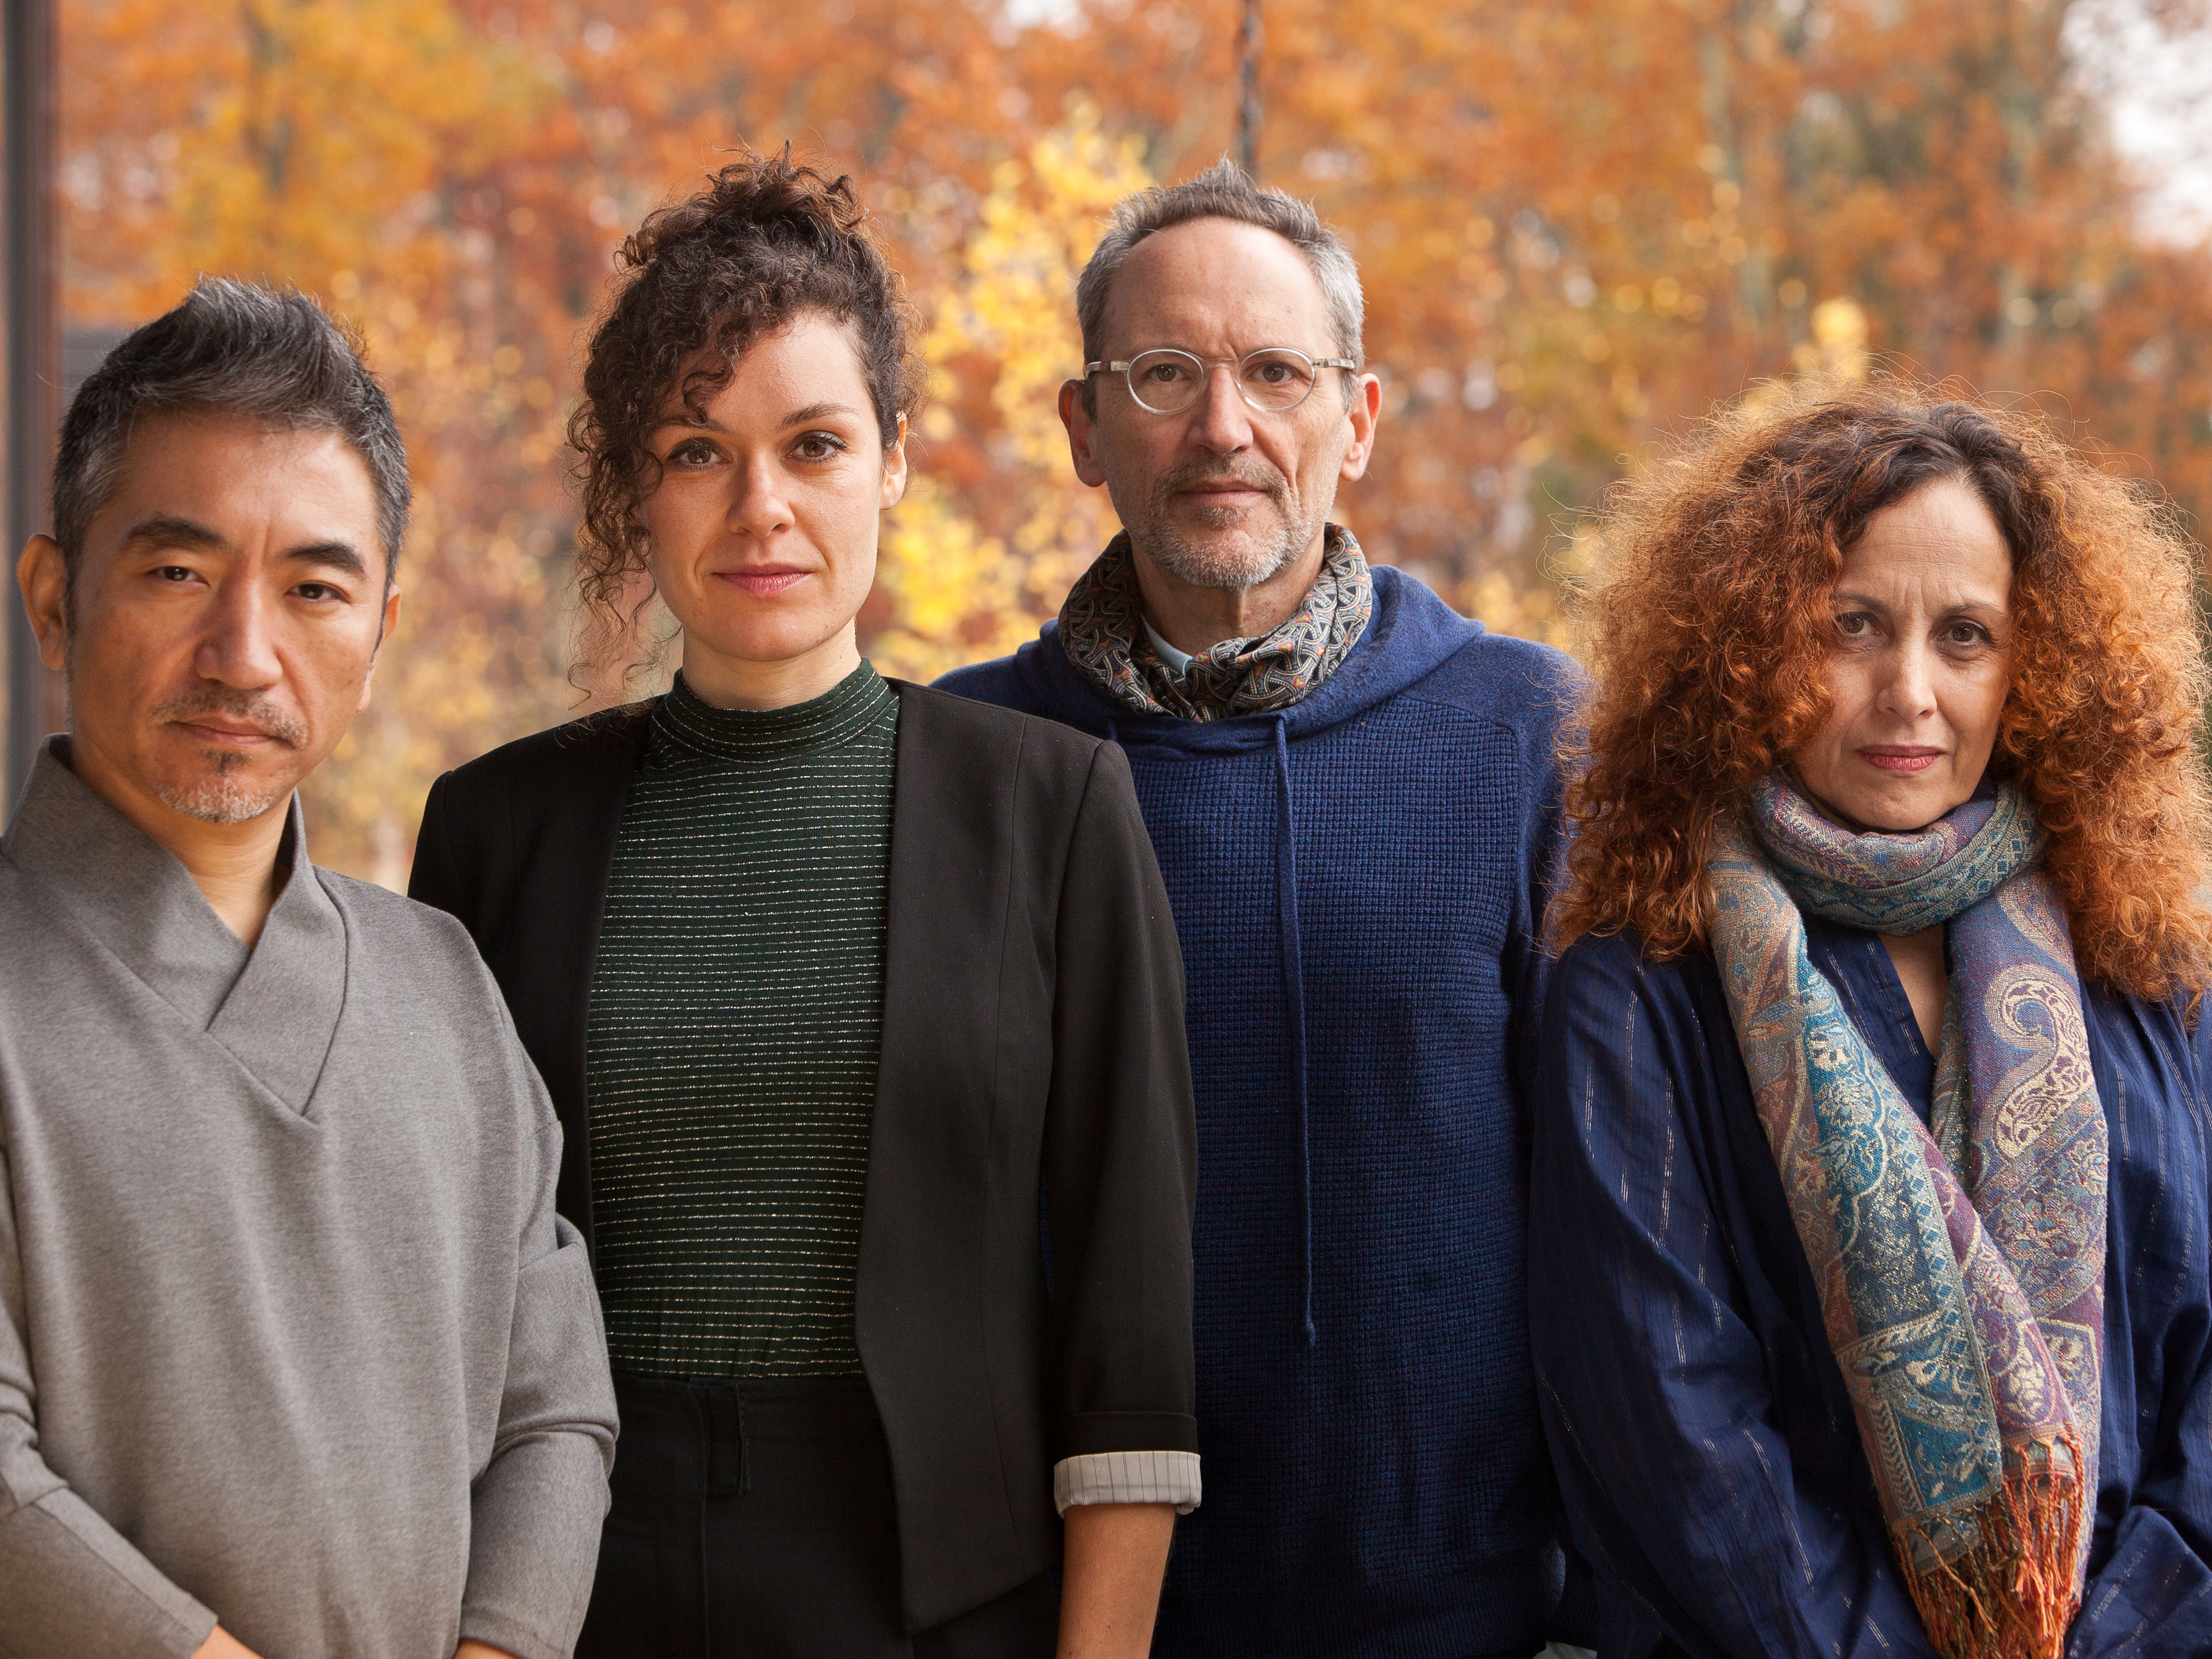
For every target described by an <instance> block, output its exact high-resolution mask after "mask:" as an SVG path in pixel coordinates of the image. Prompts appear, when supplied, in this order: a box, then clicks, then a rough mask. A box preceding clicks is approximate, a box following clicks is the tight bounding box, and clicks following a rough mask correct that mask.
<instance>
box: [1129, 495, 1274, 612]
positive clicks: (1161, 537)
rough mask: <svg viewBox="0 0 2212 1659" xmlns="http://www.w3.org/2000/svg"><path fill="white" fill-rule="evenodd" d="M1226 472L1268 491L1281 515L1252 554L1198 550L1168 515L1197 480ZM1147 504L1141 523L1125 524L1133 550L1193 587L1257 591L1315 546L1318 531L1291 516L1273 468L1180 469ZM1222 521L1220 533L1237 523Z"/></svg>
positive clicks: (1227, 517) (1222, 548) (1228, 517)
mask: <svg viewBox="0 0 2212 1659" xmlns="http://www.w3.org/2000/svg"><path fill="white" fill-rule="evenodd" d="M1221 471H1233V472H1235V473H1236V474H1237V476H1238V477H1242V478H1243V479H1244V481H1245V482H1246V483H1250V484H1253V485H1255V486H1256V487H1257V488H1259V489H1263V490H1265V491H1266V492H1267V499H1268V501H1270V502H1272V503H1273V506H1274V508H1275V511H1276V513H1277V514H1278V517H1277V521H1276V524H1277V527H1276V530H1275V533H1274V534H1273V535H1272V536H1267V537H1263V538H1261V539H1260V542H1259V545H1258V546H1256V547H1255V548H1253V549H1252V550H1250V551H1249V552H1232V551H1231V550H1230V549H1229V547H1228V546H1226V545H1225V544H1219V543H1215V544H1209V545H1200V544H1198V543H1196V542H1194V541H1192V540H1191V539H1190V538H1189V537H1188V536H1186V535H1184V534H1183V533H1182V531H1181V530H1179V529H1177V528H1176V526H1175V525H1174V523H1173V521H1172V520H1171V519H1170V516H1169V515H1170V505H1171V503H1172V502H1173V501H1174V499H1175V496H1176V494H1177V493H1178V492H1179V491H1180V490H1181V489H1182V487H1183V486H1184V485H1185V484H1186V483H1189V482H1190V481H1191V480H1192V479H1193V478H1194V477H1206V476H1209V475H1212V474H1216V473H1218V472H1221ZM1145 505H1146V512H1145V514H1144V516H1143V519H1142V520H1139V521H1135V522H1128V524H1127V527H1128V532H1129V544H1130V545H1131V546H1133V548H1135V549H1136V550H1137V551H1138V552H1139V553H1141V554H1143V555H1144V556H1146V558H1147V559H1150V560H1151V561H1152V562H1153V563H1154V564H1155V565H1157V566H1158V568H1161V569H1162V570H1164V571H1166V572H1167V573H1168V574H1170V576H1175V577H1177V578H1180V579H1181V580H1183V581H1187V582H1188V583H1189V584H1190V585H1191V586H1193V587H1212V588H1220V589H1225V590H1227V591H1230V592H1240V591H1242V590H1243V589H1245V588H1248V587H1257V586H1259V585H1260V584H1261V582H1264V581H1266V580H1267V579H1268V578H1269V577H1271V576H1273V575H1275V574H1278V573H1279V572H1280V571H1282V570H1283V569H1284V568H1286V567H1287V566H1289V565H1290V564H1291V562H1294V561H1295V560H1296V559H1297V557H1298V556H1299V555H1300V554H1302V553H1304V551H1305V550H1306V549H1307V548H1308V547H1310V545H1312V543H1313V538H1314V529H1315V526H1312V525H1309V524H1301V523H1299V522H1298V521H1297V519H1296V517H1295V516H1294V515H1293V514H1292V513H1291V510H1290V491H1289V489H1287V488H1286V487H1285V484H1284V483H1283V480H1282V479H1281V478H1280V477H1279V476H1277V475H1275V474H1274V473H1273V471H1272V469H1270V470H1268V471H1265V472H1261V471H1260V470H1259V469H1257V468H1252V469H1247V468H1243V467H1229V468H1222V467H1220V466H1218V465H1207V466H1201V467H1186V468H1180V469H1178V470H1177V471H1176V472H1173V473H1170V475H1169V476H1168V477H1164V478H1163V479H1161V480H1160V482H1159V483H1158V486H1156V488H1155V489H1154V491H1153V494H1152V499H1151V500H1149V501H1146V504H1145ZM1219 516H1220V517H1221V519H1222V520H1223V521H1222V523H1221V524H1220V525H1219V526H1218V527H1219V528H1222V529H1227V528H1228V527H1229V525H1230V524H1231V523H1232V522H1234V515H1232V514H1228V513H1224V514H1221V515H1219ZM1125 522H1127V521H1125Z"/></svg>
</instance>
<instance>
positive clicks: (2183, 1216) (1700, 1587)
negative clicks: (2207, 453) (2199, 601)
mask: <svg viewBox="0 0 2212 1659" xmlns="http://www.w3.org/2000/svg"><path fill="white" fill-rule="evenodd" d="M1603 540H1604V542H1605V544H1606V546H1607V550H1608V555H1609V556H1610V558H1611V560H1612V563H1611V565H1610V567H1609V568H1607V571H1606V572H1605V573H1604V574H1603V575H1602V576H1601V578H1600V579H1599V580H1597V582H1596V584H1595V590H1594V592H1593V595H1592V605H1591V613H1590V620H1591V623H1592V647H1593V648H1592V653H1591V663H1592V666H1593V668H1594V670H1595V683H1594V688H1593V690H1592V691H1591V694H1590V696H1591V706H1590V708H1589V720H1588V729H1587V752H1586V754H1584V755H1583V756H1582V757H1580V760H1581V769H1580V771H1579V775H1578V778H1577V782H1576V784H1575V785H1574V787H1573V790H1572V794H1571V803H1570V807H1571V816H1572V817H1573V819H1574V821H1575V823H1576V824H1577V829H1578V838H1577V841H1576V842H1575V844H1574V846H1573V848H1572V851H1571V854H1570V858H1569V870H1568V878H1567V881H1566V884H1565V888H1564V890H1563V891H1562V893H1561V895H1560V896H1559V901H1558V903H1557V906H1556V908H1555V910H1554V913H1553V914H1554V921H1555V928H1556V939H1557V942H1558V944H1559V945H1560V947H1561V948H1562V955H1561V957H1560V960H1559V965H1558V969H1557V974H1556V977H1555V979H1554V981H1553V996H1552V1001H1551V1004H1550V1006H1549V1010H1548V1013H1547V1026H1546V1032H1545V1038H1544V1052H1543V1062H1542V1063H1543V1079H1544V1080H1543V1084H1542V1088H1541V1095H1540V1104H1539V1109H1538V1121H1537V1127H1536V1131H1535V1146H1534V1200H1533V1204H1532V1213H1533V1219H1532V1223H1531V1237H1530V1240H1529V1269H1530V1297H1531V1301H1530V1306H1531V1334H1532V1340H1533V1343H1534V1352H1535V1358H1536V1363H1537V1370H1538V1378H1539V1385H1540V1389H1541V1395H1542V1401H1543V1406H1544V1410H1545V1413H1546V1419H1547V1427H1548V1429H1549V1431H1550V1432H1551V1436H1552V1440H1553V1454H1554V1460H1555V1462H1556V1464H1557V1467H1558V1469H1559V1479H1560V1482H1561V1486H1562V1488H1563V1491H1564V1493H1565V1498H1566V1502H1567V1505H1568V1509H1569V1512H1570V1514H1571V1517H1572V1521H1573V1524H1574V1528H1575V1537H1576V1541H1577V1545H1578V1546H1579V1547H1580V1548H1581V1550H1582V1552H1583V1554H1584V1556H1585V1557H1586V1558H1587V1559H1589V1561H1590V1563H1591V1564H1592V1565H1593V1566H1594V1567H1595V1570H1596V1573H1597V1576H1598V1578H1599V1581H1600V1583H1601V1586H1602V1588H1603V1592H1604V1595H1603V1607H1602V1616H1603V1621H1604V1640H1603V1651H1604V1652H1605V1654H1606V1655H1607V1659H1644V1656H1657V1655H1671V1654H1677V1653H1689V1654H1694V1655H1697V1656H1700V1659H1723V1656H1726V1659H1754V1656H1766V1655H1773V1654H1791V1655H1797V1654H1802V1655H1805V1656H1808V1659H1810V1656H1814V1655H1820V1656H1822V1659H1850V1656H1868V1659H1872V1656H1876V1655H1880V1656H1882V1659H1907V1656H1929V1655H1940V1656H1942V1659H2058V1656H2060V1655H2061V1654H2062V1653H2067V1654H2071V1655H2074V1656H2078V1659H2088V1656H2092V1655H2101V1654H2108V1653H2110V1654H2118V1653H2121V1652H2125V1653H2127V1654H2130V1655H2153V1654H2172V1655H2176V1656H2179V1655H2182V1654H2195V1655H2203V1654H2205V1653H2208V1652H2212V1258H2208V1230H2207V1206H2208V1198H2209V1197H2212V1194H2208V1186H2207V1182H2208V1170H2212V1164H2208V1158H2207V1135H2208V1117H2207V1107H2206V1099H2205V1093H2204V1090H2205V1085H2206V1082H2207V1079H2208V1078H2212V1022H2207V1021H2203V1020H2202V1019H2200V1018H2198V998H2199V995H2200V994H2201V993H2202V992H2203V989H2204V988H2205V987H2206V985H2207V983H2208V981H2212V915H2208V914H2207V911H2206V909H2205V907H2204V902H2203V894H2204V889H2205V881H2206V876H2207V866H2206V855H2207V848H2208V844H2209V843H2212V836H2208V827H2212V825H2209V824H2208V809H2207V792H2206V787H2205V779H2204V774H2203V765H2202V763H2201V762H2200V760H2199V758H2198V756H2197V750H2196V748H2195V742H2196V738H2197V732H2198V729H2199V720H2200V711H2201V702H2202V699H2203V693H2204V690H2205V684H2204V674H2203V663H2202V660H2201V658H2200V653H2199V647H2198V641H2197V610H2196V600H2195V587H2194V580H2195V574H2196V568H2195V562H2194V559H2193V556H2192V550H2191V549H2190V548H2189V547H2188V546H2187V545H2186V544H2185V543H2184V542H2183V541H2182V540H2181V539H2180V538H2179V537H2178V536H2177V535H2176V534H2175V533H2174V532H2172V530H2171V529H2170V528H2169V527H2168V526H2167V525H2166V523H2165V522H2164V520H2163V519H2162V517H2161V515H2160V513H2158V512H2157V511H2155V510H2154V508H2153V507H2150V506H2148V505H2147V504H2146V502H2145V501H2144V500H2143V499H2142V497H2141V496H2140V495H2138V494H2136V493H2135V492H2133V491H2131V490H2130V489H2129V488H2128V487H2127V486H2126V485H2124V483H2120V482H2119V481H2118V480H2116V479H2114V478H2112V477H2110V476H2108V475H2106V473H2104V472H2102V471H2099V470H2098V469H2097V468H2096V467H2095V466H2093V465H2092V464H2091V463H2090V462H2089V461H2088V460H2087V459H2085V458H2084V457H2082V456H2081V454H2079V453H2076V452H2075V451H2074V450H2072V449H2070V448H2069V447H2067V446H2066V445H2065V444H2063V443H2062V442H2060V441H2058V440H2057V439H2056V438H2054V437H2053V436H2052V435H2050V434H2049V433H2048V432H2046V431H2045V429H2044V428H2041V427H2040V426H2039V425H2038V424H2036V423H2035V422H2031V421H2029V420H2027V419H2024V418H2021V417H2020V416H2015V415H2013V414H2010V413H2008V412H2005V411H2002V410H1996V409H1993V408H1990V407H1989V406H1987V405H1985V404H1978V403H1975V402H1972V401H1968V400H1966V399H1962V398H1953V399H1949V400H1944V399H1942V398H1939V397H1938V396H1937V395H1936V394H1933V393H1929V392H1922V391H1918V390H1915V389H1912V388H1910V387H1907V386H1902V385H1900V384H1899V383H1897V382H1894V381H1887V380H1882V381H1876V382H1875V383H1873V384H1871V385H1869V386H1857V387H1846V388H1842V389H1838V388H1836V387H1833V386H1811V387H1806V388H1801V389H1799V390H1797V391H1796V392H1790V393H1786V394H1784V395H1783V396H1781V397H1779V398H1774V399H1771V400H1769V401H1767V402H1765V403H1764V404H1761V403H1759V402H1756V401H1753V402H1751V403H1747V404H1746V405H1745V406H1744V407H1742V408H1741V409H1739V410H1736V411H1735V412H1734V413H1732V414H1730V415H1729V416H1724V417H1723V418H1722V419H1720V420H1718V421H1717V422H1715V423H1714V424H1713V425H1712V426H1711V428H1709V429H1708V430H1707V431H1706V433H1705V435H1704V436H1703V437H1702V439H1701V440H1700V441H1697V442H1695V443H1692V444H1691V445H1688V446H1686V447H1684V449H1683V450H1682V451H1681V452H1680V453H1677V454H1676V455H1675V456H1674V458H1673V459H1670V460H1669V461H1668V462H1667V463H1666V464H1665V465H1662V466H1661V467H1660V468H1658V469H1657V470H1656V471H1654V472H1653V473H1652V474H1650V476H1649V477H1648V478H1646V479H1645V480H1644V481H1642V482H1640V483H1636V484H1634V485H1632V486H1629V487H1626V489H1624V491H1623V493H1622V495H1621V496H1620V499H1619V500H1618V501H1616V502H1615V503H1614V504H1613V507H1612V509H1611V511H1610V512H1609V513H1608V516H1607V522H1606V524H1605V533H1604V537H1603Z"/></svg>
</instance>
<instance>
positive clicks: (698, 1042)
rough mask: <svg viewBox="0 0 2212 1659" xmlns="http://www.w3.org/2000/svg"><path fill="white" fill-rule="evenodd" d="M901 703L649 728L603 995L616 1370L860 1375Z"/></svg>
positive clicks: (615, 880) (683, 718)
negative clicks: (860, 1312) (858, 1286)
mask: <svg viewBox="0 0 2212 1659" xmlns="http://www.w3.org/2000/svg"><path fill="white" fill-rule="evenodd" d="M897 732H898V699H897V697H896V696H895V695H894V694H893V692H892V691H891V689H890V686H888V685H886V684H884V682H883V680H882V679H881V678H878V676H877V674H876V671H875V670H874V669H872V668H871V667H870V666H869V665H867V664H866V663H865V662H864V663H862V664H861V665H860V667H858V668H857V669H855V670H854V671H853V672H852V673H851V674H850V675H848V677H847V678H845V679H844V681H843V682H842V684H839V685H838V686H837V687H836V689H835V690H831V691H829V693H827V694H826V695H824V696H819V697H817V698H815V699H814V700H813V701H812V702H803V703H799V704H797V705H796V706H794V707H793V708H775V709H769V710H765V711H753V710H748V709H726V708H712V707H710V706H709V705H708V704H707V703H704V702H701V701H700V700H699V698H698V697H697V696H695V695H694V694H693V693H692V692H691V690H690V688H689V687H687V686H686V685H685V684H684V680H683V677H682V676H681V675H678V677H677V680H676V684H675V688H674V690H671V691H670V692H669V694H668V695H667V696H665V697H664V698H662V699H661V700H660V702H659V704H658V705H657V706H656V707H655V708H654V710H653V726H652V732H651V736H650V738H649V739H648V742H647V749H646V755H645V759H644V762H643V763H642V764H641V766H640V768H639V769H638V772H637V774H636V776H635V780H634V781H633V782H632V783H631V786H630V794H629V805H628V806H627V807H626V808H625V809H624V811H623V820H622V829H621V831H620V833H619V835H618V836H617V839H616V842H615V852H614V864H613V867H612V870H611V872H610V875H609V878H608V881H607V902H606V914H605V920H604V921H602V923H601V925H600V929H599V958H598V962H597V964H596V966H595V967H594V969H593V971H592V1005H591V1016H590V1024H589V1036H588V1039H587V1040H588V1045H589V1046H588V1050H587V1053H588V1076H589V1088H590V1098H591V1125H592V1227H593V1233H594V1237H595V1239H596V1243H597V1253H598V1258H599V1295H600V1299H601V1302H602V1303H603V1304H604V1305H605V1310H606V1324H607V1345H608V1347H609V1349H610V1351H611V1353H612V1356H613V1358H614V1364H615V1369H616V1370H621V1371H629V1372H634V1373H639V1374H642V1375H647V1376H840V1375H854V1374H857V1373H858V1372H859V1370H860V1351H859V1349H858V1348H857V1347H856V1346H854V1339H853V1285H854V1269H855V1267H856V1264H857V1262H858V1261H859V1257H860V1200H861V1194H862V1188H863V1186H864V1183H865V1182H866V1177H867V1168H868V1132H869V1125H870V1121H871V1118H872V1114H873V1111H874V1107H875V1090H876V1056H877V1051H878V1046H879V1042H880V1030H879V1027H880V1020H881V1015H882V1011H883V977H884V890H885V885H886V880H887V877H888V873H889V870H890V832H891V775H892V763H893V749H894V745H895V743H896V737H897Z"/></svg>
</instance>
